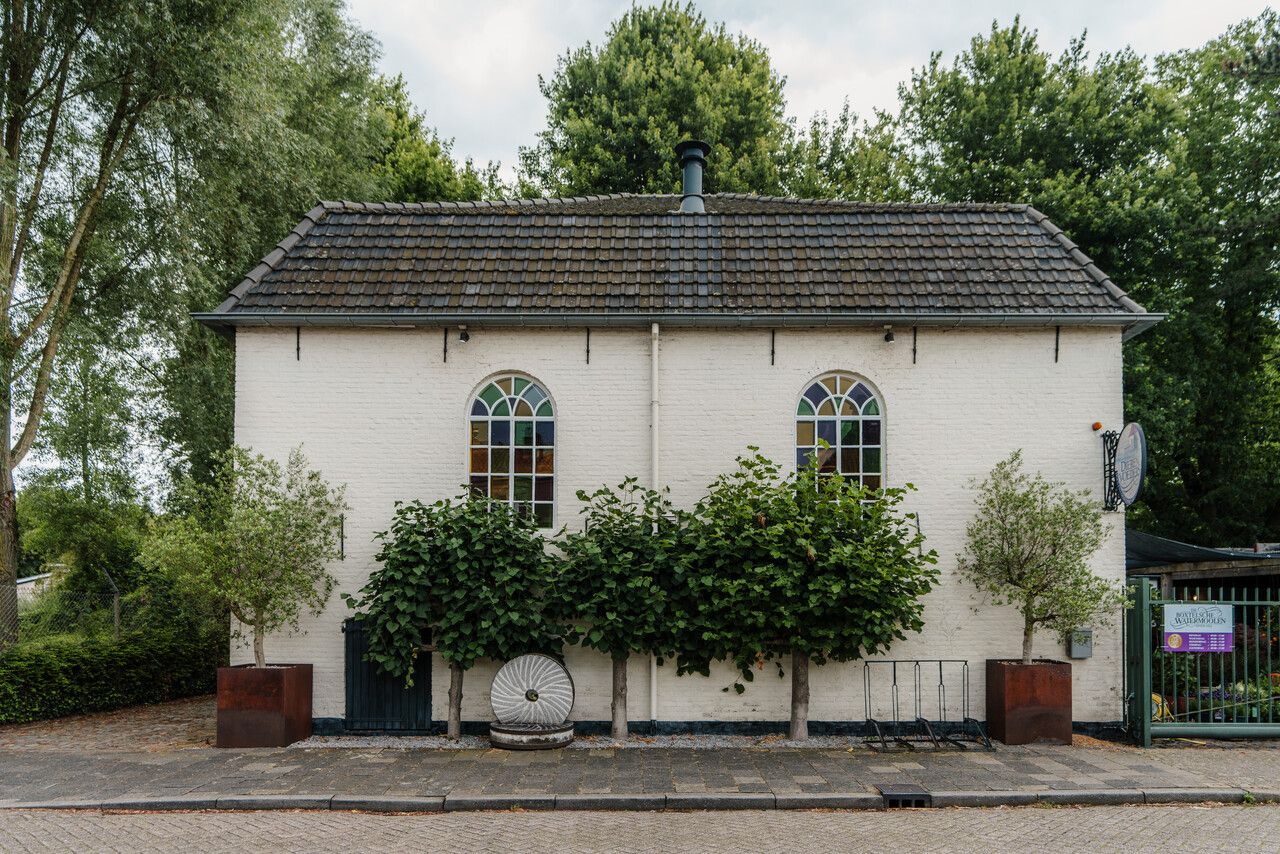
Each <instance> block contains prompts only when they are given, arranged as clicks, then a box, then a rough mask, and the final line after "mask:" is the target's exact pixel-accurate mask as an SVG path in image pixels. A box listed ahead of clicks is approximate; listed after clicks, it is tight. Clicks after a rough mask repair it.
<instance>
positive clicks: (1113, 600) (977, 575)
mask: <svg viewBox="0 0 1280 854" xmlns="http://www.w3.org/2000/svg"><path fill="white" fill-rule="evenodd" d="M975 489H976V491H977V495H976V497H975V498H974V503H975V505H976V506H977V508H978V509H977V513H976V514H975V516H974V519H973V521H971V522H970V523H969V525H968V527H967V528H966V529H965V551H964V553H962V554H960V555H957V556H956V566H957V569H958V571H959V572H960V574H961V576H963V577H964V578H966V579H968V580H969V581H971V582H972V583H973V584H974V585H975V586H976V587H977V588H978V589H979V590H981V591H982V592H983V593H985V594H987V596H989V597H990V599H991V602H992V604H995V605H1014V606H1015V607H1017V609H1018V611H1019V612H1020V613H1021V614H1022V621H1023V634H1022V662H1023V664H1030V663H1031V661H1032V657H1031V648H1032V642H1033V640H1034V638H1035V631H1036V629H1037V628H1040V627H1043V628H1047V629H1051V630H1053V631H1055V632H1057V633H1058V634H1059V635H1063V636H1065V635H1066V634H1067V633H1069V632H1071V631H1073V630H1075V629H1078V628H1082V627H1083V626H1084V625H1085V624H1086V623H1088V622H1089V621H1090V620H1096V621H1101V622H1102V623H1107V622H1109V621H1110V620H1111V619H1112V618H1114V616H1115V613H1116V612H1118V611H1119V609H1120V607H1121V606H1122V604H1123V602H1124V591H1123V588H1122V587H1121V586H1120V585H1118V584H1115V583H1112V582H1109V581H1106V580H1105V579H1102V578H1099V577H1098V576H1096V575H1094V574H1093V571H1092V570H1091V569H1090V568H1089V558H1090V557H1091V556H1092V555H1093V554H1094V552H1096V551H1097V550H1098V549H1099V548H1100V547H1101V546H1102V541H1103V536H1104V529H1103V525H1102V511H1101V509H1100V508H1099V506H1098V504H1097V503H1096V502H1093V501H1090V500H1089V494H1088V490H1083V491H1081V492H1073V491H1071V490H1069V489H1067V488H1066V487H1064V486H1063V485H1062V484H1060V483H1050V482H1048V481H1046V480H1045V479H1044V478H1043V477H1042V476H1041V475H1040V474H1039V473H1036V474H1035V475H1034V476H1033V475H1028V474H1026V473H1025V472H1024V471H1023V470H1022V452H1021V451H1015V452H1014V453H1013V454H1011V455H1010V456H1009V457H1008V458H1007V459H1004V460H1001V461H1000V462H999V463H997V464H996V466H995V468H994V469H992V470H991V474H989V475H988V476H987V478H986V480H984V481H983V482H982V484H981V485H977V484H975Z"/></svg>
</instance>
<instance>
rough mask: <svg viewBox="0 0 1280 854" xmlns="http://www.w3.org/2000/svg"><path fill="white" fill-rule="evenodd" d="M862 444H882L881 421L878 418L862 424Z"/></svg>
mask: <svg viewBox="0 0 1280 854" xmlns="http://www.w3.org/2000/svg"><path fill="white" fill-rule="evenodd" d="M862 444H864V445H879V444H880V419H878V418H877V419H874V420H867V421H863V422H862Z"/></svg>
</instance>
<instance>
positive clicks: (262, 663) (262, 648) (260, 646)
mask: <svg viewBox="0 0 1280 854" xmlns="http://www.w3.org/2000/svg"><path fill="white" fill-rule="evenodd" d="M266 640H267V633H266V632H264V631H263V630H262V624H261V623H257V624H255V625H254V627H253V663H254V664H256V665H257V666H258V667H266V666H267V647H266Z"/></svg>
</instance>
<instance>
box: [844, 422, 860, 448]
mask: <svg viewBox="0 0 1280 854" xmlns="http://www.w3.org/2000/svg"><path fill="white" fill-rule="evenodd" d="M840 444H841V445H856V444H858V422H857V421H841V422H840Z"/></svg>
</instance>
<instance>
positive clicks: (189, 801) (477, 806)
mask: <svg viewBox="0 0 1280 854" xmlns="http://www.w3.org/2000/svg"><path fill="white" fill-rule="evenodd" d="M929 794H930V795H931V796H932V803H933V808H935V809H936V808H942V807H1009V806H1032V805H1034V804H1053V805H1057V806H1100V805H1113V806H1114V805H1133V804H1196V803H1218V804H1239V803H1244V802H1245V800H1246V799H1247V798H1252V799H1253V800H1256V801H1257V802H1265V803H1271V802H1276V801H1280V790H1266V791H1257V792H1249V793H1248V794H1246V790H1245V789H1235V788H1216V789H1058V790H1045V791H1038V792H1027V791H980V790H969V791H935V792H930V793H929ZM213 809H217V810H239V811H250V810H348V811H353V812H381V813H388V812H405V813H419V812H441V811H446V812H462V811H483V810H514V809H520V810H610V811H612V810H646V811H655V810H774V809H779V810H782V809H831V810H882V809H884V799H883V798H882V797H881V796H880V795H878V794H873V793H869V792H865V791H864V792H780V793H773V792H759V793H756V792H704V793H685V792H669V793H666V794H662V793H656V794H634V793H628V794H621V793H619V794H594V795H592V794H586V795H580V794H565V795H545V794H528V795H510V794H503V795H489V794H482V793H475V794H470V793H462V794H448V795H422V796H406V797H393V796H372V797H362V796H359V795H222V796H211V795H210V796H200V795H185V796H165V797H154V798H148V797H145V796H132V797H117V798H108V799H104V800H66V801H32V802H27V803H22V802H18V801H13V800H8V801H0V812H2V811H4V810H104V811H111V810H137V811H147V812H150V811H159V810H190V811H195V810H213Z"/></svg>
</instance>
